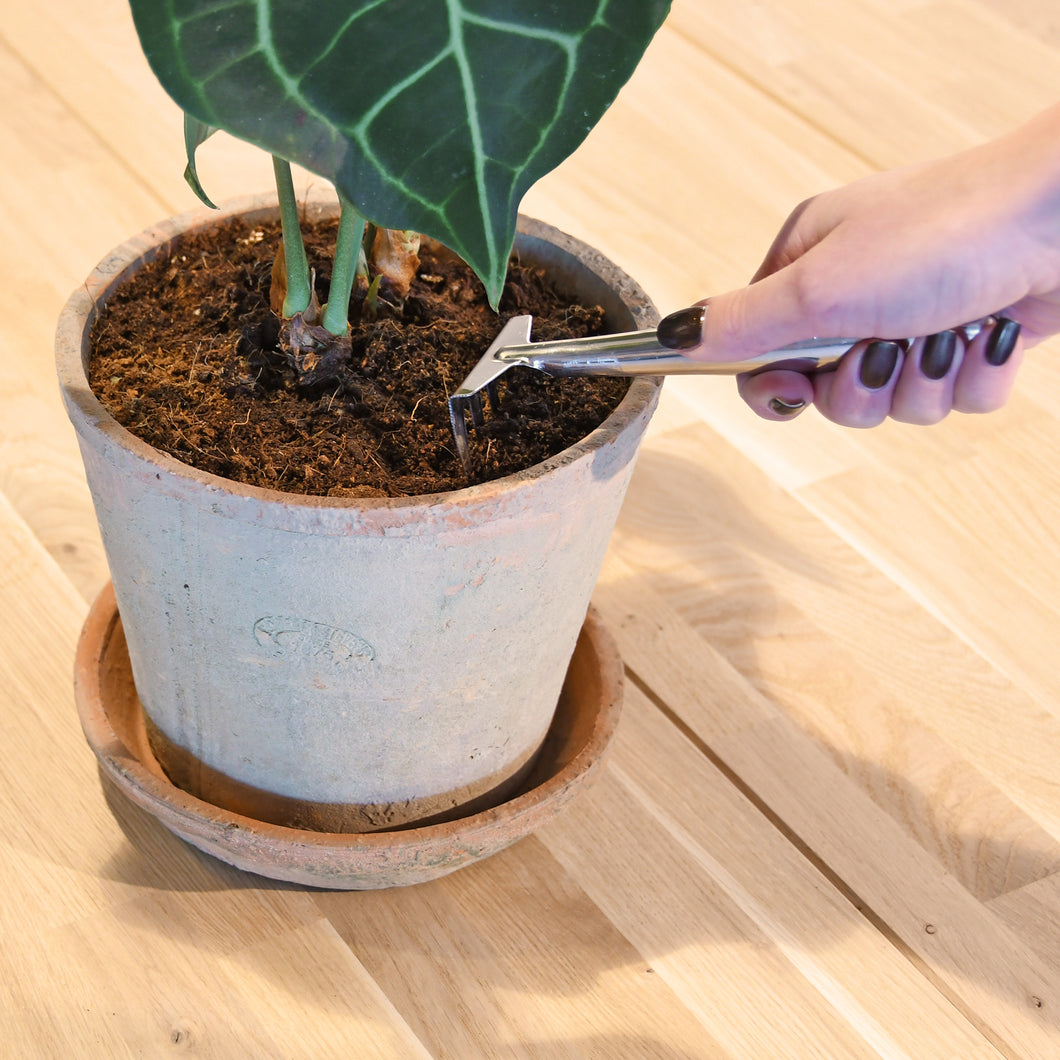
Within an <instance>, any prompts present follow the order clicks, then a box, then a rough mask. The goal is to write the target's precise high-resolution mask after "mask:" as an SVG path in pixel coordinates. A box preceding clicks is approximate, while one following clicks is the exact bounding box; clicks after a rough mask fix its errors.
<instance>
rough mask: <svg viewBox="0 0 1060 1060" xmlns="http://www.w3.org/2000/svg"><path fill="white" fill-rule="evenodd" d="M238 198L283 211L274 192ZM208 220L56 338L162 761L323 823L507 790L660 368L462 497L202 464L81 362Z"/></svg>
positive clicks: (261, 804)
mask: <svg viewBox="0 0 1060 1060" xmlns="http://www.w3.org/2000/svg"><path fill="white" fill-rule="evenodd" d="M321 209H323V208H321ZM236 212H239V213H243V214H245V215H248V217H249V219H250V220H252V221H254V220H261V219H263V218H264V217H265V216H275V215H276V211H275V207H272V206H265V205H263V203H262V202H261V201H260V200H256V201H255V202H254V203H252V204H251V203H245V202H244V203H240V204H235V205H233V206H232V207H230V208H229V209H228V210H227V211H226V213H227V214H231V213H236ZM217 221H218V215H217V214H216V213H202V212H199V213H195V214H189V215H185V216H184V217H180V218H176V219H174V220H171V221H167V222H164V223H163V224H161V225H159V226H157V227H156V228H153V229H150V230H148V231H147V232H145V233H143V234H142V235H141V236H139V237H137V238H135V239H133V240H131V241H130V242H128V243H126V244H123V245H122V246H121V247H119V248H117V249H116V250H115V251H114V252H113V253H111V254H110V255H108V256H107V257H106V258H105V259H104V260H103V262H101V264H100V265H99V266H98V267H97V268H96V270H95V271H94V272H93V273H92V275H91V276H90V277H89V278H88V280H87V282H86V284H85V285H84V286H83V287H82V288H80V289H79V290H78V291H77V292H76V293H75V294H74V295H73V296H72V297H71V299H70V301H69V303H68V304H67V306H66V309H65V310H64V312H63V314H62V317H61V320H60V324H59V330H58V336H57V360H58V370H59V377H60V382H61V386H62V391H63V396H64V400H65V402H66V406H67V409H68V412H69V415H70V418H71V420H72V421H73V424H74V426H75V428H76V430H77V435H78V440H79V443H80V446H81V451H82V455H83V458H84V463H85V469H86V472H87V475H88V480H89V485H90V487H91V489H92V494H93V498H94V501H95V505H96V511H97V516H98V518H99V523H100V527H101V530H102V535H103V541H104V545H105V548H106V553H107V559H108V563H109V565H110V569H111V574H112V578H113V582H114V591H115V594H116V597H117V603H118V609H119V612H120V614H121V618H122V623H123V626H124V630H125V635H126V637H127V639H128V652H129V658H130V660H131V665H132V674H133V677H134V680H135V684H136V689H137V691H138V693H139V697H140V700H141V701H142V703H143V707H144V712H145V714H146V718H147V727H148V732H149V735H150V739H151V747H152V750H153V752H154V755H155V756H156V757H157V758H158V760H159V761H160V762H161V764H162V766H163V768H164V769H165V771H166V773H167V774H168V776H169V777H170V779H171V780H172V781H173V782H174V783H175V784H176V785H177V786H179V787H180V788H182V789H184V790H186V791H188V792H190V793H192V794H193V795H194V796H196V797H197V798H199V799H201V800H204V801H206V802H210V803H213V804H214V805H217V806H220V807H223V808H225V809H227V810H231V811H234V812H236V813H240V814H244V815H247V816H249V817H252V818H254V819H256V820H260V821H268V822H273V823H276V824H280V825H285V826H289V827H297V828H309V829H317V830H322V831H326V832H365V831H374V830H380V829H394V828H398V827H403V826H408V825H409V824H411V823H424V822H430V821H436V820H445V819H447V818H451V817H454V816H464V815H467V814H469V813H472V812H474V811H476V810H478V809H481V808H482V807H483V806H487V805H491V804H495V803H497V802H499V801H502V800H504V799H506V798H508V797H510V796H511V794H512V793H513V792H514V791H516V790H518V788H519V786H520V785H521V784H523V783H524V782H525V779H526V777H527V776H528V775H529V773H530V771H531V770H532V768H533V765H534V760H535V756H536V755H537V754H538V751H539V749H540V747H541V744H542V741H543V739H544V737H545V734H546V732H547V731H548V728H549V724H550V721H551V719H552V716H553V713H554V710H555V707H556V703H557V700H558V697H559V693H560V687H561V685H562V683H563V679H564V674H565V672H566V669H567V663H568V661H569V660H570V658H571V655H572V652H573V650H574V646H575V642H576V641H577V638H578V634H579V630H580V629H581V626H582V622H583V620H584V618H585V614H586V608H587V605H588V602H589V597H590V594H591V592H592V589H593V586H594V583H595V581H596V578H597V575H598V572H599V569H600V566H601V563H602V561H603V557H604V552H605V549H606V547H607V543H608V538H609V536H610V534H611V530H612V527H613V525H614V522H615V519H616V517H617V514H618V509H619V506H620V504H621V502H622V498H623V495H624V493H625V490H626V486H627V484H628V481H629V477H630V475H631V473H632V470H633V463H634V458H635V455H636V450H637V446H638V443H639V441H640V438H641V435H642V434H643V431H644V429H645V427H646V426H647V423H648V420H649V418H650V416H651V413H652V411H653V409H654V406H655V402H656V400H657V396H658V390H659V381H658V380H653V379H639V380H636V381H635V382H634V383H633V385H632V387H631V388H630V391H629V393H628V395H627V397H626V398H625V399H624V400H623V402H622V404H621V405H620V406H619V408H618V409H616V411H615V412H614V414H613V415H612V416H611V417H610V418H609V419H608V420H607V421H606V422H605V423H604V424H603V425H602V426H601V427H600V428H599V429H598V430H596V431H595V432H593V433H592V434H591V435H590V436H589V437H587V438H586V439H584V440H583V441H582V442H580V443H579V444H577V445H575V446H573V447H571V448H570V449H568V450H566V451H565V452H563V453H561V454H559V455H558V456H556V457H555V458H553V459H551V460H549V461H547V462H545V463H543V464H540V465H538V466H536V467H533V468H531V469H529V470H527V471H525V472H522V473H520V474H518V475H513V476H509V477H507V478H504V479H501V480H499V481H496V482H491V483H488V484H485V485H481V486H475V487H471V488H468V489H464V490H458V491H455V492H452V493H448V494H442V495H436V496H425V497H418V498H409V499H395V500H385V499H384V500H374V499H369V500H361V499H357V500H350V499H334V500H332V499H328V498H315V497H304V496H296V495H291V494H284V493H278V492H274V491H269V490H263V489H259V488H255V487H249V486H242V485H238V484H236V483H233V482H230V481H227V480H225V479H221V478H218V477H216V476H212V475H209V474H206V473H203V472H200V471H197V470H195V469H193V468H191V467H188V466H187V465H185V464H182V463H180V462H179V461H176V460H174V459H172V458H171V457H169V456H166V455H164V454H162V453H160V452H158V451H157V450H155V449H153V448H151V447H150V446H148V445H146V444H145V443H143V442H142V441H140V440H139V439H137V438H135V437H133V436H132V435H131V434H129V433H128V432H127V431H125V430H124V429H123V428H122V427H121V426H119V425H118V423H117V422H116V421H115V420H114V419H113V418H112V417H111V416H110V415H109V414H108V413H107V412H106V411H105V410H104V409H103V408H102V406H101V405H100V404H99V402H98V401H97V400H96V398H95V397H94V396H93V394H92V393H91V392H90V390H89V387H88V382H87V378H86V365H87V362H88V358H89V353H90V351H89V329H90V327H91V324H92V321H93V320H94V318H95V316H96V314H97V312H98V307H99V305H100V303H101V302H103V301H105V300H106V298H107V297H108V295H109V294H110V293H111V292H112V291H113V290H114V289H115V288H116V287H117V286H118V285H120V284H121V283H122V281H123V280H125V279H126V278H127V277H128V276H130V275H131V274H132V273H133V272H135V270H136V269H137V268H139V267H140V266H141V265H142V264H143V263H144V262H146V261H147V260H150V259H151V258H152V257H154V256H156V255H158V254H159V253H160V252H162V251H164V250H166V249H167V248H168V246H169V245H170V244H171V242H172V240H174V239H175V238H177V237H178V236H179V234H180V232H181V231H184V230H187V229H188V228H191V227H195V226H202V225H205V224H216V223H217ZM517 247H518V250H519V253H520V254H521V255H522V256H523V257H524V259H529V260H531V261H533V262H536V263H538V264H541V265H544V266H546V267H547V268H548V269H549V270H550V271H551V272H552V273H553V275H554V276H556V277H557V279H558V281H559V282H560V283H561V284H562V285H564V286H565V287H566V288H567V289H569V290H573V291H574V292H576V293H578V294H581V295H582V296H584V297H587V298H590V299H592V300H594V301H597V302H599V303H600V304H602V305H603V306H604V307H605V309H606V311H607V313H608V317H609V324H610V325H611V326H612V327H613V328H614V329H615V330H630V329H634V328H641V327H648V326H651V325H652V324H654V323H655V320H656V315H655V311H654V308H653V306H652V305H651V303H650V301H649V300H648V299H647V297H646V296H645V295H644V293H643V292H642V291H641V290H640V289H639V288H638V287H637V286H636V285H635V284H634V283H633V282H632V281H631V280H630V279H629V278H628V277H626V276H625V275H624V274H622V273H621V272H620V271H619V270H617V269H616V268H615V267H614V266H613V265H612V264H611V263H609V262H608V261H606V260H605V259H603V258H602V257H601V256H600V255H599V254H597V253H595V252H594V251H592V250H591V249H589V248H587V247H585V246H584V245H583V244H580V243H578V242H577V241H575V240H573V239H571V238H570V237H568V236H566V235H564V234H562V233H559V232H557V231H556V230H554V229H551V228H549V227H547V226H545V225H542V224H539V223H537V222H533V221H525V222H524V223H523V224H522V225H521V229H520V235H519V241H518V243H517Z"/></svg>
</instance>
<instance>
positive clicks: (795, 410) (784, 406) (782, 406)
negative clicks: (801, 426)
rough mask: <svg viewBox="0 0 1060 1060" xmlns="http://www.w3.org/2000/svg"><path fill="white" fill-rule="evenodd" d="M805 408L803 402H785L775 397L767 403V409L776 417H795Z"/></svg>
mask: <svg viewBox="0 0 1060 1060" xmlns="http://www.w3.org/2000/svg"><path fill="white" fill-rule="evenodd" d="M804 408H806V402H805V401H785V400H784V399H783V398H778V397H775V398H773V400H772V401H770V402H769V409H770V411H771V412H773V413H775V414H776V415H777V416H787V417H789V418H790V417H791V416H797V415H798V414H799V413H800V412H802V410H803V409H804Z"/></svg>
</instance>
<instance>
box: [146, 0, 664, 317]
mask: <svg viewBox="0 0 1060 1060" xmlns="http://www.w3.org/2000/svg"><path fill="white" fill-rule="evenodd" d="M131 4H132V10H133V17H134V20H135V22H136V28H137V31H138V32H139V35H140V40H141V43H142V45H143V48H144V52H145V53H146V55H147V58H148V61H149V62H150V64H151V66H152V68H153V69H154V71H155V74H156V75H157V76H158V78H159V80H160V81H161V82H162V85H163V86H164V87H165V89H166V90H167V91H168V92H169V93H170V95H171V96H173V98H174V99H175V100H176V101H177V102H178V103H179V104H180V105H181V106H182V107H183V108H184V110H185V111H187V112H188V113H189V114H191V115H193V116H194V117H195V118H196V119H198V121H200V122H201V123H203V124H204V125H208V126H214V127H217V128H221V129H224V130H226V131H227V132H229V133H232V134H233V135H235V136H237V137H240V138H241V139H244V140H248V141H250V142H251V143H254V144H257V145H258V146H260V147H262V148H264V149H265V150H267V151H270V152H272V153H273V154H275V155H279V156H281V157H283V158H286V159H288V160H290V161H294V162H299V163H301V164H302V165H303V166H305V167H306V168H307V169H310V170H312V171H313V172H315V173H319V174H320V175H322V176H324V177H326V178H328V179H329V180H331V181H333V182H334V183H335V185H336V187H337V188H338V189H339V191H340V192H341V193H342V194H343V195H344V196H345V197H346V198H347V199H349V201H350V202H351V203H353V204H354V205H355V206H356V207H357V208H358V210H359V211H360V212H361V213H362V214H364V215H365V216H366V217H368V218H369V219H370V220H371V221H372V222H374V223H375V224H377V225H379V226H380V227H383V228H396V229H412V230H415V231H419V232H423V233H425V234H427V235H430V236H433V237H435V238H436V239H438V240H440V241H441V242H443V243H445V244H447V245H448V246H449V247H451V248H452V249H453V250H455V251H456V252H457V253H458V254H460V255H461V256H462V257H463V258H464V259H465V260H466V261H467V262H468V264H469V265H471V266H472V268H474V269H475V271H476V272H477V273H478V274H479V275H480V276H481V277H482V279H483V281H484V282H485V284H486V287H487V290H488V292H489V295H490V299H491V301H493V302H494V303H496V300H497V299H498V298H499V295H500V289H501V286H502V284H503V282H504V276H505V271H506V265H507V256H508V252H509V249H510V247H511V244H512V240H513V238H514V233H515V221H516V214H517V212H518V208H519V202H520V201H521V199H522V197H523V194H524V193H525V192H526V190H527V189H528V188H529V187H530V185H531V184H532V183H533V182H534V181H535V180H537V179H538V178H539V177H541V176H542V175H544V174H545V173H547V172H548V171H549V170H550V169H552V168H554V167H555V166H556V165H558V164H559V163H560V162H561V161H563V159H564V158H566V157H567V156H568V155H569V154H570V153H571V152H572V151H573V150H574V149H575V148H576V147H577V146H578V145H579V144H580V143H581V142H582V140H583V139H584V138H585V136H586V135H587V134H588V132H589V131H590V130H591V129H592V127H593V126H594V125H595V124H596V122H597V121H598V120H599V119H600V117H601V116H602V114H603V113H604V111H605V110H606V109H607V107H608V106H609V105H610V104H611V102H612V100H613V99H614V97H615V96H616V95H617V93H618V90H619V89H620V88H621V87H622V85H623V84H624V83H625V82H626V80H627V79H628V78H629V76H630V74H631V73H632V72H633V70H634V68H635V67H636V65H637V62H638V61H639V59H640V57H641V55H642V53H643V51H644V49H645V48H646V47H647V45H648V43H649V42H650V40H651V38H652V36H653V34H654V33H655V31H656V29H657V28H658V27H659V25H660V24H661V23H662V20H663V19H664V18H665V16H666V13H667V11H668V9H669V0H131ZM616 164H621V162H620V160H617V159H616ZM602 176H603V177H604V179H606V175H602Z"/></svg>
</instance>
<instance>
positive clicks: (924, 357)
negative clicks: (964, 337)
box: [920, 331, 957, 379]
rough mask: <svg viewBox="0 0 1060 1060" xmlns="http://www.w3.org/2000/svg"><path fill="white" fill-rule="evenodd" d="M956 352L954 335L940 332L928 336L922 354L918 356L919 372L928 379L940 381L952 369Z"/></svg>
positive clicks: (955, 337)
mask: <svg viewBox="0 0 1060 1060" xmlns="http://www.w3.org/2000/svg"><path fill="white" fill-rule="evenodd" d="M956 350H957V335H956V333H954V332H952V331H940V332H939V333H938V334H937V335H928V337H927V338H926V339H925V340H924V352H923V353H922V354H921V355H920V371H921V372H923V373H924V375H926V376H927V377H928V379H942V378H943V377H944V376H945V374H946V373H947V372H948V371H949V370H950V368H952V367H953V355H954V353H955V352H956Z"/></svg>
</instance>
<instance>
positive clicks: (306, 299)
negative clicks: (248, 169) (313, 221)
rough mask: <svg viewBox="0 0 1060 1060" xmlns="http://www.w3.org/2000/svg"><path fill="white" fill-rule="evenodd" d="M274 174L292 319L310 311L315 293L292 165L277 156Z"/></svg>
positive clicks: (285, 304) (285, 306)
mask: <svg viewBox="0 0 1060 1060" xmlns="http://www.w3.org/2000/svg"><path fill="white" fill-rule="evenodd" d="M272 171H273V174H274V175H275V177H276V194H277V196H278V198H279V200H280V224H281V225H282V227H283V252H284V259H285V260H286V262H287V297H286V298H284V300H283V315H284V316H285V317H287V318H288V319H290V318H291V317H293V316H294V315H295V313H304V312H305V311H306V310H307V309H308V308H309V303H310V301H311V300H312V297H313V292H312V290H311V289H310V286H309V263H308V262H307V261H306V256H305V244H303V242H302V229H301V226H300V225H299V223H298V220H299V219H298V200H297V199H296V198H295V196H294V179H293V178H292V177H291V163H290V162H287V161H285V160H284V159H282V158H277V157H276V155H273V156H272Z"/></svg>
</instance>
